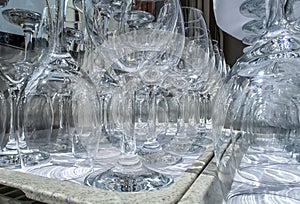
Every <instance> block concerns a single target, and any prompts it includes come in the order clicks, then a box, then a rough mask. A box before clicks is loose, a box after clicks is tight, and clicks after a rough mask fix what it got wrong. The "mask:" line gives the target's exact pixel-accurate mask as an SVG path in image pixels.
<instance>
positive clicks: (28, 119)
mask: <svg viewBox="0 0 300 204" xmlns="http://www.w3.org/2000/svg"><path fill="white" fill-rule="evenodd" d="M53 3H54V4H53V5H52V7H51V8H49V12H48V14H50V15H49V17H50V16H51V19H52V20H51V21H50V22H51V23H52V22H53V24H50V25H51V30H50V31H51V32H52V33H53V35H52V36H51V38H50V42H49V45H50V48H49V52H48V53H47V56H46V57H45V58H43V60H42V61H41V62H40V63H39V65H38V67H37V69H36V70H35V71H34V73H33V74H32V76H31V78H30V79H29V81H28V83H27V85H26V87H25V90H24V97H23V98H22V106H21V108H22V110H21V113H22V117H23V120H22V124H21V127H22V134H23V135H24V138H25V141H26V143H27V145H28V147H29V152H25V151H21V155H22V154H24V155H26V154H32V153H33V152H43V153H46V154H50V158H49V160H48V162H47V163H45V164H40V165H39V163H38V162H34V159H33V160H31V161H30V160H24V161H23V166H24V171H26V172H30V173H34V174H38V175H43V176H47V177H50V178H56V179H61V180H74V179H79V178H80V177H82V176H84V175H85V174H87V173H89V172H90V171H91V170H92V169H93V156H94V154H95V152H96V151H97V145H98V140H99V138H100V136H101V129H100V124H101V123H100V114H101V111H100V105H99V99H98V95H97V93H96V91H95V86H94V84H93V83H92V82H91V80H90V78H89V77H88V75H87V74H86V73H85V72H84V71H83V70H82V69H81V67H80V66H79V65H78V63H77V62H76V61H75V59H74V58H73V57H72V56H71V55H70V53H69V52H67V49H66V30H65V26H64V25H65V22H66V19H65V17H66V1H65V0H56V1H54V2H53Z"/></svg>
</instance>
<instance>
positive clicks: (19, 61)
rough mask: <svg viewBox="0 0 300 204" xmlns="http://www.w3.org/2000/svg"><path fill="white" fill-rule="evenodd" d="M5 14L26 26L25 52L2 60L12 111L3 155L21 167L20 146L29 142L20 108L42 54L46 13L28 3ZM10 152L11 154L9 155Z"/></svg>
mask: <svg viewBox="0 0 300 204" xmlns="http://www.w3.org/2000/svg"><path fill="white" fill-rule="evenodd" d="M41 5H44V6H45V2H44V1H41ZM1 15H2V16H3V18H4V19H5V20H6V21H8V22H9V23H11V24H12V26H19V27H20V28H22V30H23V33H24V50H23V52H20V53H21V54H23V55H17V54H16V55H14V56H11V57H10V58H6V55H3V57H2V59H1V62H0V66H1V70H0V77H1V78H2V79H3V81H5V83H6V86H7V90H8V94H9V96H8V99H9V110H10V111H9V121H10V122H9V131H8V138H9V139H8V141H7V144H6V145H5V147H4V148H3V149H2V152H1V153H0V157H2V156H3V158H5V159H8V160H11V161H7V162H4V163H6V164H7V165H8V167H12V168H19V167H20V159H19V151H18V149H19V148H21V149H24V148H26V143H25V142H24V140H23V139H22V138H21V137H20V135H19V131H20V130H19V127H18V126H19V114H18V110H17V107H18V104H19V102H20V97H21V94H22V91H23V88H24V86H25V84H26V82H27V79H28V77H29V76H30V75H31V74H32V72H33V70H34V68H35V64H36V63H37V62H38V61H39V57H40V56H41V55H42V52H40V53H39V51H41V50H38V46H37V45H38V42H37V41H38V40H37V33H38V32H37V31H38V28H39V25H40V23H41V16H42V14H41V13H39V12H38V11H32V10H29V9H28V8H26V6H25V7H22V5H19V7H15V8H7V9H2V12H1ZM33 39H34V40H33ZM34 43H35V44H34ZM8 56H9V55H8ZM7 155H10V156H9V157H8V156H7ZM3 165H4V164H3Z"/></svg>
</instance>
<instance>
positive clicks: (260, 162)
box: [213, 0, 300, 203]
mask: <svg viewBox="0 0 300 204" xmlns="http://www.w3.org/2000/svg"><path fill="white" fill-rule="evenodd" d="M290 3H291V2H289V1H281V0H278V1H265V4H264V6H265V10H266V22H265V24H264V26H265V27H264V28H265V30H266V32H265V33H264V34H263V35H261V36H256V37H257V39H258V41H257V42H256V43H254V44H252V45H250V46H249V47H248V48H247V49H245V51H244V55H243V56H242V57H240V58H239V59H238V61H237V62H236V64H235V65H234V66H233V67H232V69H231V71H230V73H229V77H228V78H227V80H226V83H225V84H224V86H223V87H222V88H221V89H220V91H219V92H218V94H217V98H216V103H215V111H214V114H213V117H214V118H213V133H214V136H215V139H216V143H215V156H216V161H217V168H218V179H219V180H220V184H221V189H222V192H223V197H224V199H225V201H226V202H227V203H268V202H272V203H288V202H290V203H298V202H299V201H300V197H299V171H298V170H297V169H298V168H299V127H300V123H299V117H298V109H299V105H300V104H299V96H300V95H299V82H298V77H297V76H298V73H299V63H300V61H299V35H298V33H299V19H298V20H291V21H290V20H289V18H287V15H286V12H287V11H286V8H287V5H288V4H290Z"/></svg>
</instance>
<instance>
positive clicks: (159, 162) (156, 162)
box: [139, 150, 183, 169]
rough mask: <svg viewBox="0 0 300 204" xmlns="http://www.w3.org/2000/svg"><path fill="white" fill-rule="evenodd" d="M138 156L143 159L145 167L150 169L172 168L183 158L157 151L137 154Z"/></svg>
mask: <svg viewBox="0 0 300 204" xmlns="http://www.w3.org/2000/svg"><path fill="white" fill-rule="evenodd" d="M139 155H140V156H141V157H142V158H143V163H145V164H146V166H151V168H154V169H155V168H163V167H167V166H173V165H176V164H178V163H180V162H182V160H183V158H182V157H181V156H179V155H176V154H173V153H170V152H165V151H163V150H162V151H159V152H149V153H145V152H139Z"/></svg>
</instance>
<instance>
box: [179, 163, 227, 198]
mask: <svg viewBox="0 0 300 204" xmlns="http://www.w3.org/2000/svg"><path fill="white" fill-rule="evenodd" d="M193 203H197V204H222V203H223V199H222V194H221V189H220V186H219V183H218V181H217V179H216V165H215V162H214V161H213V160H212V161H211V162H210V163H209V164H208V165H207V167H206V168H205V169H204V171H203V172H202V173H201V174H200V175H199V176H198V178H197V179H196V180H195V182H194V183H193V184H192V185H191V187H190V188H189V189H188V191H187V192H186V193H185V194H184V195H183V197H182V199H181V200H180V201H179V202H178V204H193Z"/></svg>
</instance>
